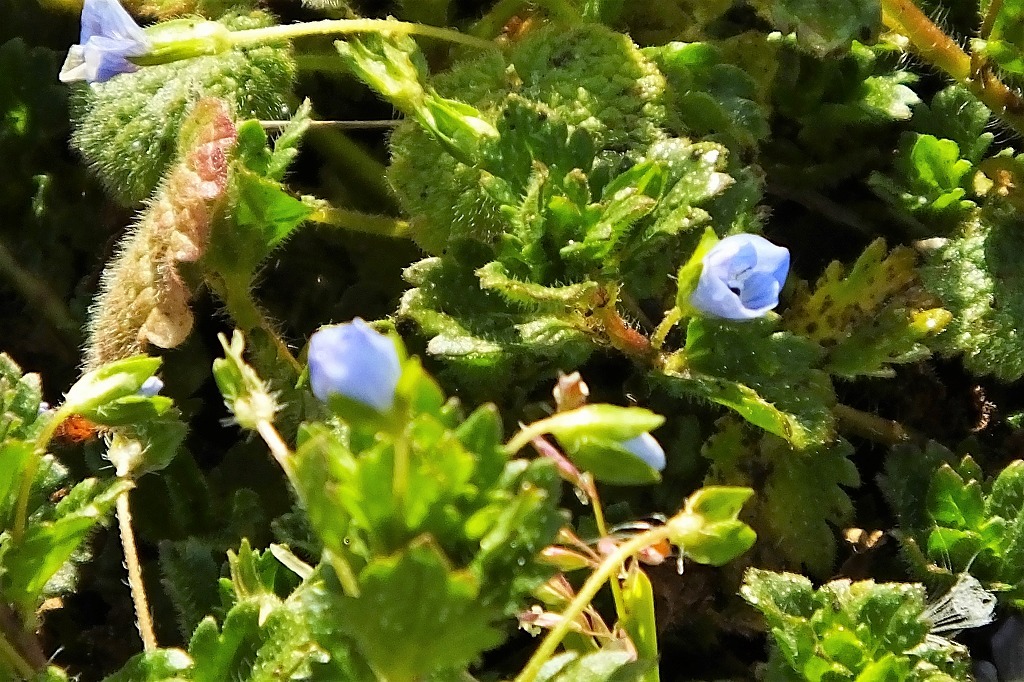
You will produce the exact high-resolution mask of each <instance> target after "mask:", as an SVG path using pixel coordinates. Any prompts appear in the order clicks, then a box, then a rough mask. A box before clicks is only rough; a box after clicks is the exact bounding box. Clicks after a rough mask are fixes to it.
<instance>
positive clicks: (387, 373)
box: [309, 318, 402, 412]
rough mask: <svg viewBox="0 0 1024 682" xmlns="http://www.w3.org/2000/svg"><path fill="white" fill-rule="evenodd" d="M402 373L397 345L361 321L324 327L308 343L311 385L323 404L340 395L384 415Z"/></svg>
mask: <svg viewBox="0 0 1024 682" xmlns="http://www.w3.org/2000/svg"><path fill="white" fill-rule="evenodd" d="M401 373H402V368H401V363H400V362H399V360H398V351H397V350H396V349H395V344H394V343H393V342H392V341H391V339H389V338H388V337H386V336H384V335H382V334H379V333H377V332H376V331H374V330H373V329H372V328H371V327H370V325H368V324H366V323H365V322H363V321H362V320H361V319H359V318H356V319H354V320H353V321H352V322H347V323H345V324H339V325H336V326H333V327H323V328H322V329H320V331H318V332H316V333H315V334H313V336H312V338H310V340H309V384H310V387H311V388H312V389H313V395H315V396H316V397H317V398H318V399H319V400H321V401H324V402H326V401H327V399H328V398H329V397H330V396H331V395H333V394H337V395H340V396H343V397H345V398H349V399H351V400H355V401H358V402H360V403H363V404H364V405H367V406H369V407H372V408H374V409H376V410H377V411H380V412H384V411H386V410H389V409H390V408H391V406H392V405H393V404H394V401H395V388H396V386H397V385H398V378H399V376H401Z"/></svg>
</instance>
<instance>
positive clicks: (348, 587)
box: [256, 419, 359, 597]
mask: <svg viewBox="0 0 1024 682" xmlns="http://www.w3.org/2000/svg"><path fill="white" fill-rule="evenodd" d="M256 432H257V433H259V434H260V437H261V438H262V439H263V442H264V443H266V444H267V448H268V449H269V450H270V454H271V455H272V456H273V457H274V460H275V461H276V462H277V463H278V465H280V467H281V469H282V470H283V471H284V474H285V476H287V477H288V480H289V481H291V483H292V487H293V488H294V489H295V490H301V487H300V486H299V485H298V484H297V482H296V481H295V467H294V466H292V459H293V457H292V452H291V450H289V449H288V445H287V444H286V443H285V442H284V439H283V438H281V434H280V433H278V431H277V429H276V428H275V427H274V425H273V424H271V423H270V422H269V421H267V420H265V419H264V420H261V421H260V422H259V423H257V424H256ZM324 559H325V560H327V561H328V563H330V564H331V567H332V568H333V569H334V572H335V573H336V574H337V576H338V581H339V582H340V583H341V588H342V589H343V590H344V591H345V594H347V595H349V596H350V597H358V596H359V583H358V581H357V580H356V575H355V573H354V572H353V571H352V567H351V566H349V564H348V562H347V561H345V558H344V557H340V556H337V555H335V554H334V553H332V552H329V551H327V550H325V551H324Z"/></svg>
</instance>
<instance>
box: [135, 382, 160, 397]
mask: <svg viewBox="0 0 1024 682" xmlns="http://www.w3.org/2000/svg"><path fill="white" fill-rule="evenodd" d="M162 390H164V382H163V381H161V380H160V377H150V378H148V379H146V380H145V381H143V382H142V386H139V391H138V393H139V395H141V396H142V397H144V398H152V397H153V396H155V395H156V394H158V393H159V392H160V391H162Z"/></svg>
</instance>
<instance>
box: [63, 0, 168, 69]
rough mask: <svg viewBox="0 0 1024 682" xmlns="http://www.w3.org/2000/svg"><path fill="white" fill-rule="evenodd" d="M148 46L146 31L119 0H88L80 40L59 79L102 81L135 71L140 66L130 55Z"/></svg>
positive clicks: (145, 50) (74, 46) (148, 47)
mask: <svg viewBox="0 0 1024 682" xmlns="http://www.w3.org/2000/svg"><path fill="white" fill-rule="evenodd" d="M149 49H150V41H149V38H148V37H147V36H146V33H145V32H144V31H143V30H142V28H141V27H140V26H139V25H138V24H137V23H135V20H134V19H132V17H131V15H130V14H128V12H126V11H125V9H124V8H123V7H121V5H120V4H119V3H118V2H117V0H85V4H84V5H83V7H82V32H81V36H80V38H79V44H78V45H72V46H71V49H70V50H68V56H67V59H66V60H65V61H64V66H63V67H62V68H61V70H60V80H61V82H63V83H71V82H73V81H82V80H84V81H88V82H90V83H102V82H104V81H107V80H110V79H111V78H113V77H114V76H116V75H118V74H122V73H130V72H132V71H136V70H137V69H138V68H139V67H138V66H137V65H136V64H133V63H132V62H131V61H130V60H129V59H128V58H129V57H140V56H142V55H144V54H146V53H147V52H148V51H149Z"/></svg>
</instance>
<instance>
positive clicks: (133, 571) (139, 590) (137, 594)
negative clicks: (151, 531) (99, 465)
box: [117, 490, 157, 651]
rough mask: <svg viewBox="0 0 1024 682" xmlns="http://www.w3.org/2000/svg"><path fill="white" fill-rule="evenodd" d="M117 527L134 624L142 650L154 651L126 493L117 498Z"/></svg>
mask: <svg viewBox="0 0 1024 682" xmlns="http://www.w3.org/2000/svg"><path fill="white" fill-rule="evenodd" d="M117 527H118V529H119V530H120V532H121V547H122V548H123V549H124V565H125V567H126V568H127V569H128V587H129V589H131V592H132V602H133V603H134V604H135V622H136V624H137V625H138V626H139V635H141V636H142V649H143V650H144V651H156V649H157V643H156V633H155V632H154V631H153V616H152V614H151V613H150V611H149V600H148V599H147V598H146V585H145V583H143V581H142V564H141V563H140V562H139V551H138V548H137V547H136V546H135V530H134V529H133V528H132V510H131V506H130V505H129V502H128V491H127V490H126V491H125V492H123V493H121V494H120V495H118V496H117Z"/></svg>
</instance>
